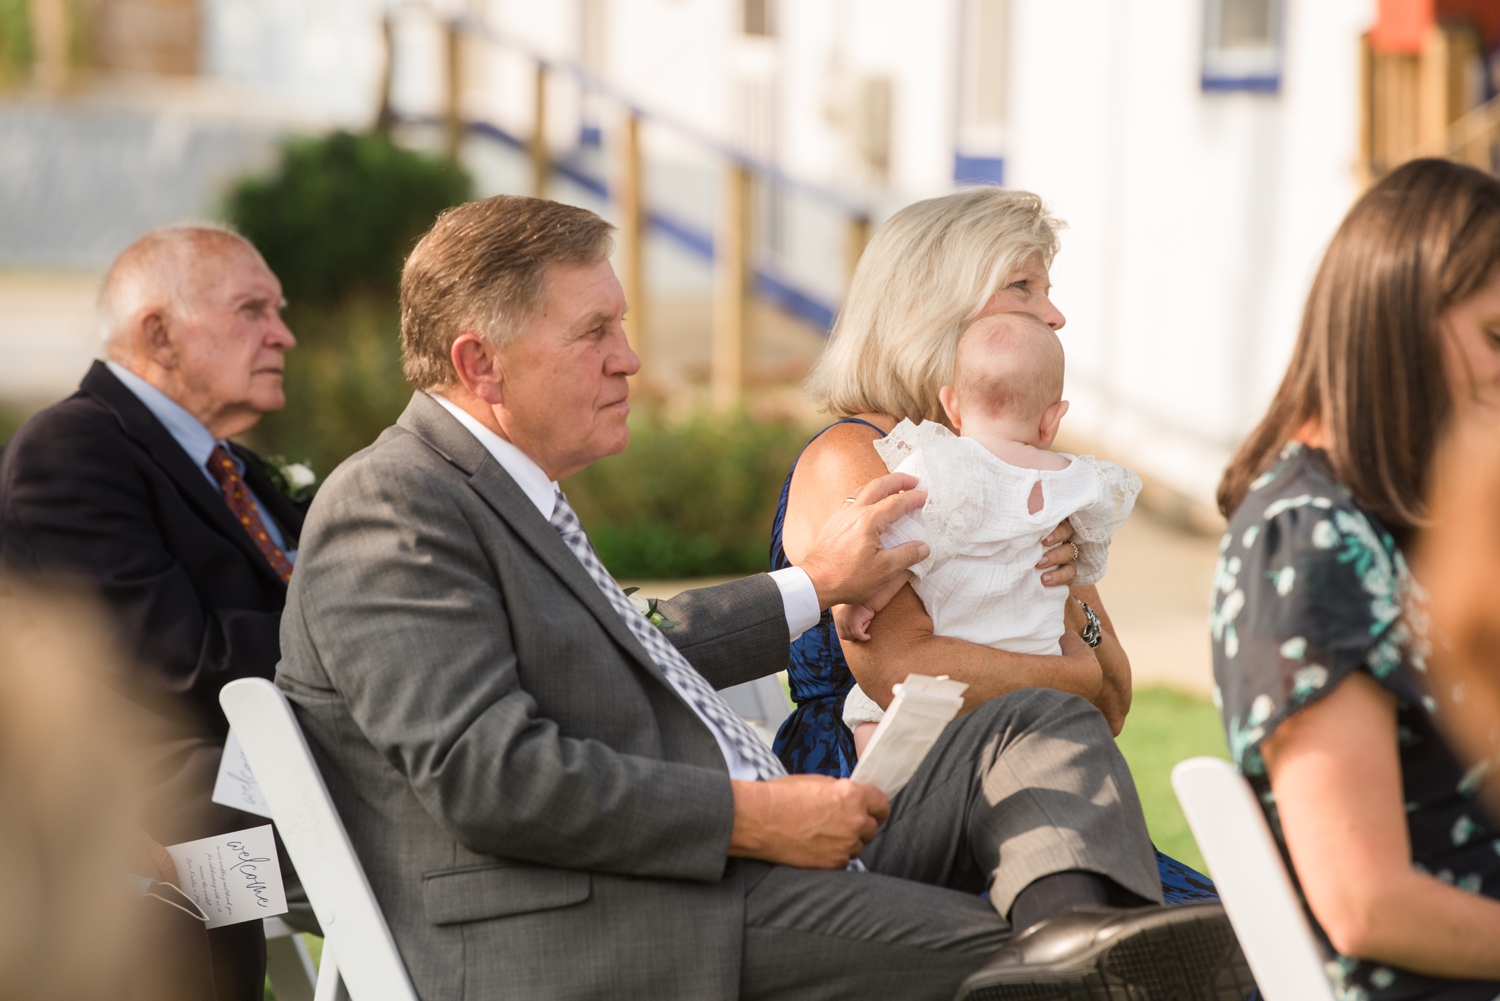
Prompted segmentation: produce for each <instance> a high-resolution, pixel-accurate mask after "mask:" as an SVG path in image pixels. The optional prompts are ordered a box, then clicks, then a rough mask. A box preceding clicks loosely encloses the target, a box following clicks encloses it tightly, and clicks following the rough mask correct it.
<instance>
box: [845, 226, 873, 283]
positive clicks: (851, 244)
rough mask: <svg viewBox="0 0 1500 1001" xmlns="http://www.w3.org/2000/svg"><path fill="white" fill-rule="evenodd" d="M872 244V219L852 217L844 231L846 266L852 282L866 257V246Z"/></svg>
mask: <svg viewBox="0 0 1500 1001" xmlns="http://www.w3.org/2000/svg"><path fill="white" fill-rule="evenodd" d="M869 242H870V217H869V216H867V215H863V214H861V215H852V216H850V217H849V222H848V224H847V228H846V229H845V230H844V266H845V271H846V273H847V274H848V276H849V279H850V281H853V280H854V269H855V268H857V267H859V259H860V258H861V257H862V256H864V252H865V244H867V243H869Z"/></svg>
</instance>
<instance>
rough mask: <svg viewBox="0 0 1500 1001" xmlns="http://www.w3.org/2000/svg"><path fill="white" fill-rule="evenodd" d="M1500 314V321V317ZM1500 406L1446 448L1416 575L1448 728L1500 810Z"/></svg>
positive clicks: (1498, 812) (1467, 424)
mask: <svg viewBox="0 0 1500 1001" xmlns="http://www.w3.org/2000/svg"><path fill="white" fill-rule="evenodd" d="M1497 318H1500V317H1497ZM1497 500H1500V409H1497V408H1494V407H1492V406H1488V407H1485V408H1483V409H1478V408H1476V409H1475V410H1474V412H1472V413H1470V414H1469V415H1468V417H1467V419H1465V420H1464V421H1463V423H1462V425H1461V426H1460V428H1459V429H1458V431H1457V432H1455V434H1454V435H1453V436H1452V438H1451V439H1450V440H1449V441H1448V442H1447V444H1446V445H1445V446H1444V448H1443V451H1442V453H1441V456H1440V458H1439V460H1438V463H1437V466H1436V469H1435V470H1434V473H1433V478H1432V510H1431V513H1430V519H1429V527H1428V528H1427V529H1425V530H1424V531H1423V533H1422V545H1421V550H1420V552H1419V554H1418V559H1417V574H1418V576H1419V578H1420V579H1421V581H1422V584H1423V586H1424V588H1425V589H1426V591H1427V595H1426V598H1427V601H1426V607H1427V611H1428V612H1429V614H1430V615H1431V618H1432V637H1433V650H1432V658H1431V664H1430V665H1429V670H1430V671H1431V674H1432V678H1433V689H1434V694H1435V696H1436V697H1437V699H1438V702H1439V704H1440V705H1441V706H1442V709H1441V711H1440V714H1441V716H1442V718H1443V721H1444V723H1445V725H1446V731H1447V732H1448V733H1449V735H1450V736H1451V737H1452V738H1453V739H1454V741H1455V742H1456V743H1457V744H1458V746H1459V749H1460V750H1461V751H1463V752H1464V757H1465V759H1466V760H1468V761H1471V762H1477V763H1479V764H1480V767H1481V768H1482V769H1484V771H1483V775H1484V778H1485V781H1484V782H1483V784H1482V785H1481V786H1480V788H1479V792H1480V795H1481V797H1482V798H1483V799H1484V800H1485V802H1486V804H1487V805H1488V807H1489V809H1490V815H1491V816H1500V773H1497V771H1496V767H1495V766H1496V764H1497V763H1500V503H1497Z"/></svg>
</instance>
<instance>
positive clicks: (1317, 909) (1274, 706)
mask: <svg viewBox="0 0 1500 1001" xmlns="http://www.w3.org/2000/svg"><path fill="white" fill-rule="evenodd" d="M1497 387H1500V181H1496V180H1495V179H1494V178H1493V177H1491V176H1489V175H1487V174H1483V173H1480V172H1479V171H1476V170H1472V169H1470V168H1468V167H1463V166H1459V165H1457V164H1453V163H1449V162H1446V161H1438V160H1420V161H1415V162H1412V163H1409V164H1407V165H1405V166H1404V167H1402V168H1400V169H1399V170H1397V171H1395V172H1394V173H1392V174H1391V175H1389V176H1388V177H1386V178H1385V179H1384V180H1383V181H1381V182H1380V183H1379V184H1377V185H1376V186H1375V187H1373V188H1371V189H1370V191H1369V192H1367V193H1366V194H1365V195H1364V197H1363V198H1361V199H1360V201H1359V202H1358V203H1357V204H1356V205H1355V206H1354V208H1353V209H1352V210H1351V211H1350V213H1349V215H1348V217H1347V218H1346V219H1345V220H1344V223H1343V225H1342V226H1341V227H1340V228H1339V231H1338V233H1337V234H1336V235H1335V236H1334V238H1333V242H1332V243H1331V244H1330V246H1329V249H1328V252H1327V255H1326V256H1325V258H1324V260H1323V264H1322V266H1321V268H1320V269H1319V272H1318V275H1317V278H1316V280H1315V281H1314V283H1313V288H1312V292H1311V294H1310V295H1309V298H1308V302H1307V307H1306V312H1305V314H1304V317H1303V321H1302V330H1301V334H1300V337H1299V339H1298V342H1297V346H1296V349H1295V351H1294V354H1293V358H1292V363H1291V366H1290V368H1289V369H1288V371H1287V374H1286V377H1285V379H1284V381H1283V382H1282V385H1281V388H1280V390H1279V391H1278V393H1277V395H1276V398H1275V400H1274V401H1273V402H1272V404H1271V409H1270V412H1269V413H1268V414H1267V415H1266V417H1265V418H1264V420H1263V421H1262V422H1261V424H1260V426H1259V427H1258V428H1256V430H1255V431H1254V432H1252V433H1251V435H1250V437H1249V438H1248V439H1247V441H1246V442H1245V444H1244V445H1243V446H1242V447H1241V449H1240V452H1239V454H1238V455H1237V456H1236V457H1235V459H1234V461H1233V463H1231V465H1230V466H1229V469H1228V470H1227V471H1226V473H1225V475H1224V480H1223V483H1222V484H1221V485H1220V488H1219V504H1220V508H1221V509H1222V510H1223V511H1224V513H1225V514H1226V516H1228V517H1229V530H1228V532H1227V533H1226V534H1225V536H1224V538H1223V541H1222V542H1221V544H1220V552H1221V556H1220V559H1219V565H1218V570H1217V573H1216V577H1215V582H1214V597H1213V608H1212V616H1211V630H1212V635H1213V650H1214V674H1215V679H1216V681H1217V692H1216V695H1217V698H1218V700H1219V702H1220V708H1221V711H1222V712H1223V715H1224V725H1225V729H1226V731H1227V733H1228V737H1229V745H1230V750H1231V752H1232V754H1233V756H1234V759H1235V762H1236V763H1237V764H1238V765H1239V767H1240V769H1241V771H1242V772H1243V773H1244V774H1245V776H1246V778H1247V779H1248V780H1249V781H1250V783H1251V785H1252V786H1253V787H1254V789H1255V791H1256V793H1257V794H1258V795H1259V797H1260V800H1261V803H1262V805H1263V808H1264V809H1265V811H1266V816H1267V820H1268V821H1269V823H1270V826H1271V830H1272V832H1273V834H1274V835H1275V837H1276V840H1277V843H1278V844H1279V845H1280V846H1281V849H1282V852H1283V854H1284V855H1285V857H1286V859H1287V861H1288V862H1289V867H1290V869H1291V870H1292V871H1293V875H1294V878H1295V880H1296V882H1297V884H1298V887H1299V889H1300V891H1301V893H1302V895H1303V899H1304V901H1305V903H1306V905H1307V909H1308V911H1309V913H1310V915H1311V917H1312V918H1313V920H1314V922H1315V927H1316V930H1317V933H1318V935H1319V937H1320V939H1321V942H1322V944H1323V945H1324V946H1325V948H1326V951H1327V957H1328V965H1327V970H1328V974H1329V977H1330V979H1331V981H1332V982H1333V986H1334V990H1335V993H1336V994H1337V996H1338V997H1339V998H1340V999H1368V1001H1407V999H1414V998H1424V999H1427V998H1440V999H1443V1001H1471V999H1472V1001H1489V999H1491V998H1495V997H1497V996H1500V900H1497V899H1496V898H1500V837H1497V833H1500V829H1497V826H1496V824H1495V823H1494V822H1493V821H1492V820H1491V819H1490V818H1489V817H1488V816H1487V815H1486V813H1485V811H1484V808H1483V807H1482V806H1481V804H1480V803H1479V802H1478V801H1477V800H1476V799H1475V793H1476V791H1477V790H1478V789H1479V787H1480V785H1481V784H1482V783H1483V781H1484V780H1485V776H1486V774H1487V770H1488V764H1480V765H1477V766H1474V767H1465V765H1464V764H1462V763H1460V761H1459V760H1458V759H1457V758H1456V757H1455V756H1454V755H1453V754H1452V752H1450V750H1449V749H1448V746H1447V745H1446V744H1445V743H1444V741H1443V739H1442V737H1441V736H1440V735H1439V732H1438V730H1437V728H1436V726H1435V718H1434V717H1435V712H1436V710H1437V703H1436V702H1435V701H1434V700H1433V698H1432V697H1431V694H1430V693H1429V688H1428V684H1427V678H1426V663H1425V658H1426V653H1427V649H1428V641H1427V637H1426V615H1425V613H1424V612H1423V611H1422V604H1421V590H1420V588H1419V587H1418V586H1417V584H1416V583H1415V582H1414V580H1413V579H1412V577H1411V574H1410V573H1409V571H1408V569H1407V565H1406V560H1405V557H1404V556H1403V548H1404V547H1406V546H1407V545H1408V544H1409V543H1410V542H1411V540H1412V536H1413V533H1414V531H1415V530H1416V528H1417V527H1418V526H1419V525H1420V524H1422V521H1423V515H1424V500H1423V498H1424V487H1425V483H1426V478H1427V474H1428V466H1429V463H1430V461H1431V458H1432V454H1433V452H1434V449H1435V447H1436V443H1437V441H1438V439H1439V437H1440V436H1441V435H1442V433H1443V431H1444V430H1445V428H1446V427H1447V425H1448V424H1449V423H1450V420H1451V418H1452V415H1453V414H1454V413H1455V412H1456V411H1457V410H1459V409H1461V408H1463V407H1464V406H1466V405H1468V404H1469V403H1470V402H1471V401H1473V400H1475V399H1476V398H1478V397H1480V396H1486V395H1489V394H1491V393H1494V392H1495V391H1496V388H1497ZM1497 722H1500V721H1497Z"/></svg>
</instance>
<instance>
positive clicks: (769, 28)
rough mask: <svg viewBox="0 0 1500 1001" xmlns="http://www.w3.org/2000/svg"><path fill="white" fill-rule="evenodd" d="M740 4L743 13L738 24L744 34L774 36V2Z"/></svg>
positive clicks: (759, 0)
mask: <svg viewBox="0 0 1500 1001" xmlns="http://www.w3.org/2000/svg"><path fill="white" fill-rule="evenodd" d="M740 3H741V5H742V11H743V17H742V20H741V22H740V24H741V27H742V28H743V29H744V32H745V34H747V35H759V36H761V37H763V38H774V37H775V36H776V0H740Z"/></svg>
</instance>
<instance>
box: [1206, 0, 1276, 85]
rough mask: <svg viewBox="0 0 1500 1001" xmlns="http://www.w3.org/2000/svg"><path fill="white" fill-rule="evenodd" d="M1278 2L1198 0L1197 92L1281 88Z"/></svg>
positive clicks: (1263, 0) (1274, 0)
mask: <svg viewBox="0 0 1500 1001" xmlns="http://www.w3.org/2000/svg"><path fill="white" fill-rule="evenodd" d="M1284 8H1285V2H1284V0H1204V4H1203V89H1204V90H1251V91H1261V92H1266V93H1275V92H1276V91H1278V90H1280V89H1281V52H1282V40H1281V21H1282V13H1283V9H1284Z"/></svg>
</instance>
